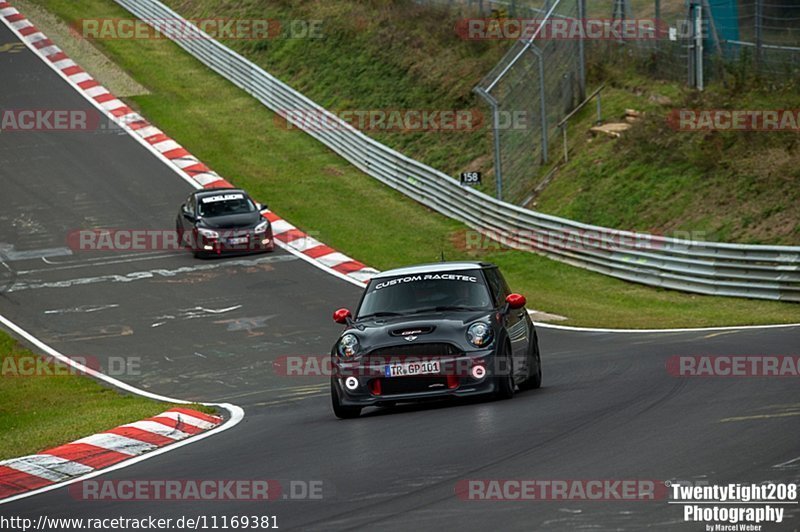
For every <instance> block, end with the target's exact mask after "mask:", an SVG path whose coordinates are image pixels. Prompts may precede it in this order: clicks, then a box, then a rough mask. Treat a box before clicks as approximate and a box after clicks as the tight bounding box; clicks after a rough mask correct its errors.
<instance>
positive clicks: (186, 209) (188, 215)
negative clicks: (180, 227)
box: [181, 203, 194, 220]
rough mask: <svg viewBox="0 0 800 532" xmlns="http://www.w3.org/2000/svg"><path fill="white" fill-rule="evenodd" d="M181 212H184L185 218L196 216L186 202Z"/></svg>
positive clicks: (192, 218)
mask: <svg viewBox="0 0 800 532" xmlns="http://www.w3.org/2000/svg"><path fill="white" fill-rule="evenodd" d="M181 214H183V217H184V218H188V219H190V220H194V216H193V215H192V213H191V212H189V207H187V206H186V204H185V203H184V204H183V205H181Z"/></svg>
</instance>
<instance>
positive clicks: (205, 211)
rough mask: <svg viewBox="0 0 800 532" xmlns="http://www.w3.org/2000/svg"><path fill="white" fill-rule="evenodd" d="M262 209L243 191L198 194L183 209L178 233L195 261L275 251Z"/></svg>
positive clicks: (179, 218)
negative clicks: (197, 259) (205, 257)
mask: <svg viewBox="0 0 800 532" xmlns="http://www.w3.org/2000/svg"><path fill="white" fill-rule="evenodd" d="M262 209H263V207H262V206H261V205H259V204H258V203H256V202H254V201H253V200H252V199H251V198H250V196H248V195H247V193H246V192H244V191H243V190H239V189H211V190H199V191H197V192H194V193H193V194H192V195H191V196H189V198H187V200H186V203H184V204H183V205H181V209H180V212H178V217H177V219H176V222H175V224H176V229H177V231H178V235H179V237H180V238H181V242H182V243H183V244H184V246H186V247H189V248H190V249H191V250H192V251H193V252H194V255H195V257H204V256H215V255H221V254H223V253H251V252H259V251H272V250H273V249H275V242H274V240H273V236H272V227H271V226H270V223H269V221H268V220H266V219H265V218H264V217H263V216H262V215H261V210H262Z"/></svg>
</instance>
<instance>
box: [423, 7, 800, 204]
mask: <svg viewBox="0 0 800 532" xmlns="http://www.w3.org/2000/svg"><path fill="white" fill-rule="evenodd" d="M417 1H418V2H419V3H427V4H438V5H447V6H450V7H451V8H453V9H456V10H459V11H460V12H461V13H464V14H467V15H466V16H479V17H490V18H492V19H496V20H497V21H498V24H501V23H502V22H501V21H503V20H504V19H526V20H525V22H526V23H528V27H529V28H530V27H540V26H541V27H542V28H544V27H547V25H548V24H551V23H552V21H554V20H558V19H568V20H576V19H581V20H584V21H587V20H588V21H594V22H598V21H599V22H603V23H606V24H608V23H612V22H613V21H619V20H623V19H624V20H629V21H633V22H636V21H652V23H653V24H655V26H656V28H657V30H656V31H655V32H654V33H653V35H652V36H648V35H643V36H640V37H639V38H635V39H630V40H628V39H626V40H617V39H603V38H601V39H591V38H586V39H559V38H553V36H552V35H551V34H549V32H547V31H542V32H541V33H539V34H537V35H536V36H535V37H534V38H533V39H531V38H530V36H531V32H530V31H529V32H528V33H525V32H523V34H522V37H521V38H519V39H518V40H516V41H515V42H514V44H513V45H512V46H511V49H510V50H509V51H508V53H507V54H506V55H505V56H504V57H503V59H502V60H501V61H500V62H499V63H498V64H497V65H496V66H495V67H494V68H493V69H492V71H491V72H489V73H488V74H487V75H486V76H485V78H484V79H483V80H481V81H480V83H478V85H477V87H476V92H477V93H478V94H480V95H481V96H483V97H484V99H485V100H486V101H487V102H488V103H489V105H490V106H491V107H492V111H493V113H494V114H495V126H496V131H495V135H496V139H495V152H496V153H495V179H496V180H497V181H498V182H497V183H495V184H494V185H495V189H496V195H497V197H498V198H501V199H503V200H504V201H508V202H511V203H515V204H517V205H525V204H526V203H527V200H528V199H529V198H530V197H531V194H532V192H533V190H534V189H535V187H536V185H537V183H538V180H539V179H540V170H541V166H542V164H543V163H546V162H547V161H549V160H550V159H551V157H553V156H555V155H556V151H555V150H554V148H555V146H557V145H558V143H557V142H555V141H556V140H557V138H556V136H557V135H558V133H559V132H558V129H557V124H558V123H559V121H561V119H563V118H564V116H566V115H567V114H568V113H569V112H570V111H571V110H572V109H574V108H575V107H576V106H577V105H578V104H579V103H580V102H581V100H582V98H583V97H584V96H585V94H586V86H585V72H586V70H587V64H588V65H589V67H591V66H599V65H602V64H604V63H605V64H608V63H625V64H634V65H636V66H637V67H638V68H640V69H642V70H643V71H645V72H646V73H648V74H649V75H652V76H654V77H657V78H660V79H669V80H672V81H676V82H685V83H688V84H689V85H691V86H696V87H701V88H702V87H703V86H704V84H705V83H706V82H708V81H712V80H715V79H722V78H723V77H724V76H725V75H728V74H731V73H733V74H736V75H740V76H741V75H745V76H769V77H771V78H773V79H777V80H779V81H787V80H788V81H791V80H797V79H798V78H800V2H798V1H793V0H417ZM697 24H699V26H698V25H697ZM698 29H699V31H700V33H698Z"/></svg>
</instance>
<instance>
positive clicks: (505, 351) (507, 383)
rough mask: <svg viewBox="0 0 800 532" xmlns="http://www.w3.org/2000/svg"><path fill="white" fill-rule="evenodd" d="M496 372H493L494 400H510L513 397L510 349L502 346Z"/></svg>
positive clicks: (512, 368)
mask: <svg viewBox="0 0 800 532" xmlns="http://www.w3.org/2000/svg"><path fill="white" fill-rule="evenodd" d="M498 355H499V356H498V358H497V371H496V372H495V377H494V378H495V386H496V389H495V392H494V397H495V399H511V398H512V397H514V361H513V359H512V358H511V348H510V347H509V346H508V344H504V347H503V348H502V350H501V351H500V352H499V353H498Z"/></svg>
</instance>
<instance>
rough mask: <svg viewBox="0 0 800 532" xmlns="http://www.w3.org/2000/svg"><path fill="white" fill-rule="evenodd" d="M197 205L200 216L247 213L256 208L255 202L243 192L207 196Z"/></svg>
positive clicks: (212, 216) (209, 216) (211, 216)
mask: <svg viewBox="0 0 800 532" xmlns="http://www.w3.org/2000/svg"><path fill="white" fill-rule="evenodd" d="M197 206H198V211H199V214H200V216H203V217H205V218H214V217H215V216H229V215H231V214H245V213H248V212H253V211H255V210H256V206H255V205H253V202H252V201H250V199H249V198H248V197H247V196H245V195H244V194H243V193H241V192H235V193H232V194H218V195H216V196H205V197H203V198H200V199H199V201H198V203H197Z"/></svg>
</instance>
